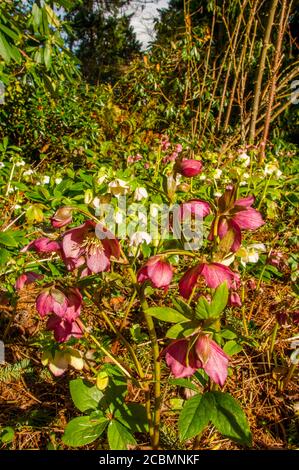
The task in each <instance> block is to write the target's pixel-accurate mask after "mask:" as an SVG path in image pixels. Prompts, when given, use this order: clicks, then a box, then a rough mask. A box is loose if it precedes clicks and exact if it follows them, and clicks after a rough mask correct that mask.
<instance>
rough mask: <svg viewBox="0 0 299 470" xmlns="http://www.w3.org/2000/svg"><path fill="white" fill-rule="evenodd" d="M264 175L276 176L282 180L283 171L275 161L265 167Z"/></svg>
mask: <svg viewBox="0 0 299 470" xmlns="http://www.w3.org/2000/svg"><path fill="white" fill-rule="evenodd" d="M264 175H275V176H276V178H280V176H281V175H282V171H280V169H279V168H278V163H277V162H276V161H274V162H273V163H267V164H266V165H265V169H264Z"/></svg>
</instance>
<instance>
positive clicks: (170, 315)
mask: <svg viewBox="0 0 299 470" xmlns="http://www.w3.org/2000/svg"><path fill="white" fill-rule="evenodd" d="M146 313H147V314H148V315H151V316H152V317H155V318H157V319H158V320H162V321H165V322H168V323H181V322H184V321H187V320H188V318H186V317H185V316H184V315H182V314H181V313H180V312H178V311H177V310H174V309H173V308H170V307H151V308H148V309H147V310H146Z"/></svg>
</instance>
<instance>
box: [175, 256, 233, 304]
mask: <svg viewBox="0 0 299 470" xmlns="http://www.w3.org/2000/svg"><path fill="white" fill-rule="evenodd" d="M199 276H203V277H204V278H205V281H206V283H207V285H208V287H211V288H212V289H216V287H218V286H219V285H220V284H222V283H223V282H224V281H227V284H228V287H229V288H231V287H237V286H238V285H239V282H240V276H239V275H238V274H236V273H234V272H233V271H231V270H230V268H229V267H227V266H224V265H223V264H220V263H200V264H198V265H196V266H194V267H193V268H191V269H188V271H186V273H185V274H184V276H183V277H182V278H181V280H180V282H179V291H180V294H181V295H182V296H183V297H184V298H185V299H188V298H189V297H190V295H191V293H192V290H193V288H194V286H195V285H196V283H197V280H198V278H199Z"/></svg>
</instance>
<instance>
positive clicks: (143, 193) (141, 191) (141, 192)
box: [134, 187, 148, 201]
mask: <svg viewBox="0 0 299 470" xmlns="http://www.w3.org/2000/svg"><path fill="white" fill-rule="evenodd" d="M147 198H148V193H147V190H146V189H145V188H142V187H140V188H136V190H135V193H134V199H135V201H142V199H147Z"/></svg>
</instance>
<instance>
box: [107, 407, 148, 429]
mask: <svg viewBox="0 0 299 470" xmlns="http://www.w3.org/2000/svg"><path fill="white" fill-rule="evenodd" d="M114 417H115V418H116V419H117V420H118V421H120V422H121V423H122V424H123V425H124V426H126V427H127V428H129V429H130V431H131V432H132V433H134V432H146V431H147V430H148V421H147V416H146V409H145V408H144V406H142V405H140V404H139V403H124V404H123V406H122V407H121V408H118V409H117V410H116V411H115V413H114Z"/></svg>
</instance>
